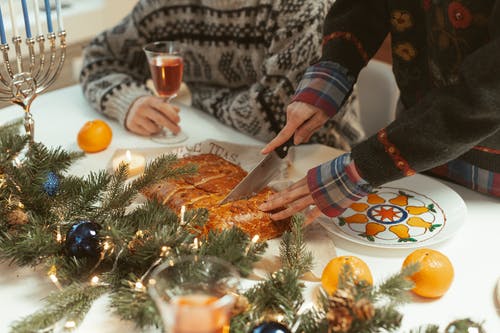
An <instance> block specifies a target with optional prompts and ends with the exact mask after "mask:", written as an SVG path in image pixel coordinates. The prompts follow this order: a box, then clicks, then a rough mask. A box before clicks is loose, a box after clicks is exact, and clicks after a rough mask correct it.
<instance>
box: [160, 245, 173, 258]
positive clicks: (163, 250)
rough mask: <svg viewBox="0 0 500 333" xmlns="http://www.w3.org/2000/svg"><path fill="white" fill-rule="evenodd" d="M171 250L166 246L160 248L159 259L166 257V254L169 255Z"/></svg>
mask: <svg viewBox="0 0 500 333" xmlns="http://www.w3.org/2000/svg"><path fill="white" fill-rule="evenodd" d="M171 249H172V248H171V247H170V246H166V245H164V246H162V247H161V252H160V257H162V258H163V257H166V256H168V254H169V253H170V250H171Z"/></svg>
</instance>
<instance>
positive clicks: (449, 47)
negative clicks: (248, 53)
mask: <svg viewBox="0 0 500 333" xmlns="http://www.w3.org/2000/svg"><path fill="white" fill-rule="evenodd" d="M388 33H391V35H392V54H393V71H394V74H395V76H396V80H397V83H398V86H399V88H400V91H401V96H400V99H401V102H402V104H403V108H402V111H401V112H399V114H398V117H397V119H396V120H395V121H394V122H393V123H391V124H390V125H389V126H387V127H386V128H384V129H382V130H380V131H379V132H378V133H377V134H376V135H373V136H372V137H370V138H368V139H367V140H365V141H363V142H361V143H360V144H358V145H357V146H356V147H354V148H353V150H352V153H351V154H350V156H344V157H342V159H339V160H337V161H335V160H334V161H332V162H329V163H327V164H325V165H322V166H321V167H318V168H315V169H313V170H310V172H309V174H308V183H309V188H310V189H311V190H312V191H315V192H316V193H313V197H314V198H315V201H316V203H317V204H318V206H320V208H321V209H322V211H323V212H325V213H326V214H329V215H330V216H335V215H338V214H339V213H341V211H342V210H343V209H344V208H346V206H348V205H349V202H352V201H355V200H357V199H359V198H361V197H362V196H364V195H366V193H368V192H369V191H370V189H371V188H372V187H374V186H379V185H381V184H384V183H386V182H389V181H392V180H395V179H398V178H401V177H404V176H410V175H413V174H414V173H416V172H422V171H426V170H432V171H431V172H433V173H435V174H437V175H439V176H442V177H446V178H448V179H450V180H454V181H456V182H459V183H462V184H463V185H466V186H469V187H471V188H472V189H474V190H477V191H480V192H484V193H488V194H490V195H493V196H498V197H500V0H453V1H450V0H337V1H336V2H335V4H334V6H333V7H332V9H331V11H330V13H329V14H328V16H327V20H326V23H325V31H324V50H323V56H322V59H321V61H320V62H319V63H318V64H316V65H314V66H311V67H310V68H309V69H308V70H307V71H306V74H305V76H304V79H303V80H302V82H301V83H300V84H299V88H298V91H297V94H296V95H295V96H294V98H293V100H298V101H303V102H307V103H310V104H313V105H321V104H324V105H326V104H328V102H325V100H324V98H323V96H325V95H330V96H335V98H338V99H344V97H343V96H338V92H337V91H334V92H332V93H329V92H328V91H325V89H318V90H317V91H315V90H314V89H312V90H311V87H323V88H324V87H327V86H328V82H325V81H328V79H325V78H326V77H328V76H329V77H332V76H337V77H338V76H342V75H343V74H342V73H347V74H345V75H344V76H346V77H348V76H353V77H357V75H358V73H359V71H360V70H361V68H363V67H364V66H365V65H366V63H367V61H368V60H369V59H370V58H371V57H372V56H373V55H374V53H375V52H376V51H377V49H378V48H379V46H380V45H381V43H382V41H383V40H384V38H385V37H386V35H387V34H388ZM338 69H340V70H338ZM337 80H339V79H338V78H337ZM335 98H334V99H335ZM332 170H333V171H332ZM342 177H345V179H344V181H342V182H337V185H335V184H334V183H335V182H336V180H335V179H342ZM346 184H347V185H346ZM328 193H329V194H328Z"/></svg>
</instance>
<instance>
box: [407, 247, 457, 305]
mask: <svg viewBox="0 0 500 333" xmlns="http://www.w3.org/2000/svg"><path fill="white" fill-rule="evenodd" d="M413 263H418V264H419V270H418V271H417V272H415V273H414V274H413V275H411V276H410V279H411V280H412V281H413V283H415V287H414V288H413V289H412V291H413V292H414V293H415V294H417V295H419V296H422V297H427V298H437V297H441V296H443V295H444V294H445V293H446V291H448V289H449V288H450V286H451V283H452V282H453V276H454V270H453V265H452V264H451V261H450V259H448V257H447V256H445V255H444V254H442V253H441V252H439V251H436V250H432V249H426V248H423V249H418V250H415V251H413V252H412V253H410V254H409V255H408V256H407V257H406V259H405V261H404V262H403V267H406V266H408V265H410V264H413Z"/></svg>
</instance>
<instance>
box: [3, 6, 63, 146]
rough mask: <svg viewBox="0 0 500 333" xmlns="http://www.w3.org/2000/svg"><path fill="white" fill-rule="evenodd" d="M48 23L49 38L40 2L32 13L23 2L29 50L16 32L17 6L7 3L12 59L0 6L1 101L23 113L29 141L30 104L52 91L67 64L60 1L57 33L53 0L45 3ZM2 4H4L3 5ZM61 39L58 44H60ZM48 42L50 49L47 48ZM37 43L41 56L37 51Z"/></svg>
mask: <svg viewBox="0 0 500 333" xmlns="http://www.w3.org/2000/svg"><path fill="white" fill-rule="evenodd" d="M44 2H45V14H46V21H47V35H46V36H45V35H44V34H43V30H42V27H41V18H40V17H39V16H40V7H39V5H38V0H32V11H31V12H30V10H29V8H28V5H27V3H26V0H21V7H22V12H23V17H24V26H25V30H26V47H24V48H23V46H22V42H23V39H22V37H21V36H20V35H19V34H18V32H17V27H16V23H17V20H16V16H15V9H16V8H15V6H14V3H13V0H8V3H9V12H10V20H11V23H12V31H11V32H12V44H13V49H14V54H13V58H12V60H11V58H10V57H9V52H10V46H9V44H8V43H7V38H6V33H5V27H4V24H3V17H2V10H1V5H0V39H1V45H0V52H1V53H2V59H1V60H0V61H2V62H3V66H2V65H1V64H0V100H1V101H11V102H12V103H14V104H17V105H19V106H21V107H22V108H23V110H24V128H25V130H26V134H28V135H29V137H30V140H31V141H33V140H34V133H35V122H34V120H33V116H32V114H31V111H30V109H31V103H32V102H33V100H34V99H35V98H36V97H37V95H38V94H40V93H42V92H44V91H45V90H47V88H49V87H50V86H51V85H52V84H53V83H54V81H55V80H56V78H57V77H58V75H59V73H60V72H61V69H62V67H63V64H64V60H65V58H66V31H65V30H64V28H63V23H62V16H61V0H55V4H56V10H57V27H58V32H57V33H56V32H54V29H53V25H52V13H51V7H50V0H44ZM0 4H1V2H0ZM30 13H31V14H32V16H33V17H34V18H35V26H36V37H34V36H33V35H32V33H31V26H30ZM58 40H59V43H58ZM46 42H48V47H46ZM36 44H38V54H37V52H36V50H35V49H36Z"/></svg>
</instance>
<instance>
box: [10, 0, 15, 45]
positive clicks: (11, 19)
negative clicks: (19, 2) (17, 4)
mask: <svg viewBox="0 0 500 333" xmlns="http://www.w3.org/2000/svg"><path fill="white" fill-rule="evenodd" d="M9 14H10V23H11V24H12V36H13V37H17V28H16V18H15V17H14V4H13V3H12V0H9Z"/></svg>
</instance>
